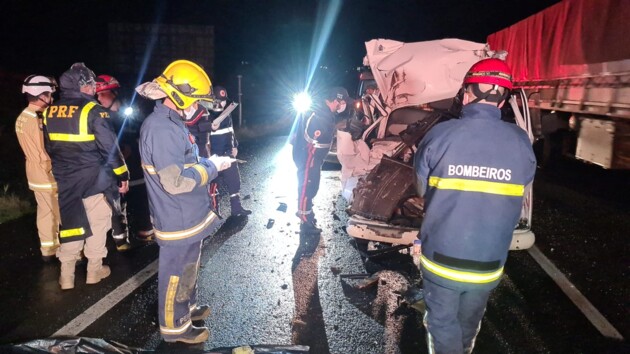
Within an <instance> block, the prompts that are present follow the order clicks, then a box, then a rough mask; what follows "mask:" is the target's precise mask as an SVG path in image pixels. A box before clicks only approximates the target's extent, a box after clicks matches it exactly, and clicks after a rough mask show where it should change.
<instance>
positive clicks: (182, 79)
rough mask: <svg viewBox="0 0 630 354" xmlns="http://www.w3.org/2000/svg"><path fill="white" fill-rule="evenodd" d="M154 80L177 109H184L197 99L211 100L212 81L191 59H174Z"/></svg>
mask: <svg viewBox="0 0 630 354" xmlns="http://www.w3.org/2000/svg"><path fill="white" fill-rule="evenodd" d="M155 81H156V82H157V83H158V85H160V88H161V89H162V90H163V91H164V93H166V95H167V96H168V97H169V98H170V99H171V101H173V103H174V104H175V105H176V106H177V108H179V109H186V108H188V107H190V105H192V104H193V103H195V102H196V101H198V100H204V101H212V98H211V95H210V92H211V88H212V82H210V78H209V77H208V74H206V72H205V71H203V69H202V68H201V67H200V66H199V65H197V64H195V63H193V62H192V61H188V60H175V61H174V62H172V63H170V64H169V65H168V66H167V67H166V69H165V70H164V72H163V73H162V75H160V76H159V77H158V78H156V79H155Z"/></svg>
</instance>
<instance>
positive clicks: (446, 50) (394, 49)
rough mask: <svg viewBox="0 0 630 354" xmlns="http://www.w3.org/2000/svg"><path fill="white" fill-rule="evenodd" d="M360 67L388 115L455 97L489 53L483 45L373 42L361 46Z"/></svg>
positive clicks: (449, 41)
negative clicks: (364, 52) (366, 70)
mask: <svg viewBox="0 0 630 354" xmlns="http://www.w3.org/2000/svg"><path fill="white" fill-rule="evenodd" d="M365 48H366V50H367V55H366V57H365V59H364V63H363V64H364V65H367V66H369V67H370V68H371V69H372V74H373V75H374V79H375V80H376V83H377V85H378V88H379V89H380V91H381V94H382V96H383V99H384V100H385V103H386V105H387V106H388V107H389V108H390V109H391V110H390V112H391V111H393V110H395V109H398V108H401V107H407V106H417V105H421V104H424V103H429V102H434V101H439V100H443V99H447V98H451V97H453V96H455V94H456V93H457V91H458V90H459V88H460V87H461V85H462V81H463V80H464V75H466V72H467V71H468V69H470V67H471V66H472V65H473V64H474V63H476V62H477V61H479V60H481V59H483V58H487V57H489V56H490V54H491V52H490V51H489V48H488V46H487V45H486V44H484V43H476V42H470V41H465V40H461V39H451V38H449V39H440V40H434V41H426V42H415V43H403V42H398V41H393V40H389V39H373V40H371V41H369V42H366V43H365Z"/></svg>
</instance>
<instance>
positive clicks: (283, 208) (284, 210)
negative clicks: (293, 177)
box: [276, 202, 287, 213]
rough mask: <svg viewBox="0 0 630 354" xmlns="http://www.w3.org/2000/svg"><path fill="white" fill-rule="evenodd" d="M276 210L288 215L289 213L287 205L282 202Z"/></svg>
mask: <svg viewBox="0 0 630 354" xmlns="http://www.w3.org/2000/svg"><path fill="white" fill-rule="evenodd" d="M276 210H278V211H281V212H283V213H286V212H287V203H282V202H280V205H278V208H277V209H276Z"/></svg>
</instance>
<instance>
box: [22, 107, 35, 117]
mask: <svg viewBox="0 0 630 354" xmlns="http://www.w3.org/2000/svg"><path fill="white" fill-rule="evenodd" d="M22 113H24V114H27V115H29V116H31V117H37V114H36V113H34V112H31V111H29V110H27V109H25V110H23V111H22Z"/></svg>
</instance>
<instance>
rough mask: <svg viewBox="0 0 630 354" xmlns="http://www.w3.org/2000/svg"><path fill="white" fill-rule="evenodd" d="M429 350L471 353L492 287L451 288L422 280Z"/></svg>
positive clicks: (457, 353)
mask: <svg viewBox="0 0 630 354" xmlns="http://www.w3.org/2000/svg"><path fill="white" fill-rule="evenodd" d="M423 283H424V300H425V302H426V305H427V310H426V312H425V314H424V326H425V328H426V330H427V346H428V348H429V353H437V354H461V353H470V352H472V349H473V347H474V345H475V338H476V337H477V333H479V328H480V327H481V319H482V318H483V314H484V312H485V310H486V304H487V302H488V297H489V296H490V291H491V290H487V289H486V290H466V291H462V290H453V289H448V288H445V287H442V286H440V285H437V284H435V283H433V282H431V281H430V280H427V279H424V280H423Z"/></svg>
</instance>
